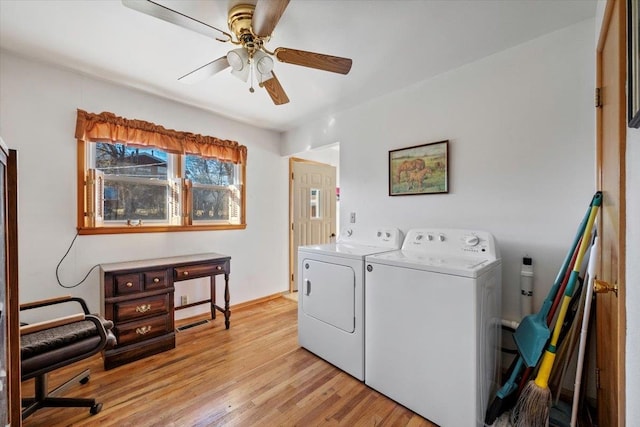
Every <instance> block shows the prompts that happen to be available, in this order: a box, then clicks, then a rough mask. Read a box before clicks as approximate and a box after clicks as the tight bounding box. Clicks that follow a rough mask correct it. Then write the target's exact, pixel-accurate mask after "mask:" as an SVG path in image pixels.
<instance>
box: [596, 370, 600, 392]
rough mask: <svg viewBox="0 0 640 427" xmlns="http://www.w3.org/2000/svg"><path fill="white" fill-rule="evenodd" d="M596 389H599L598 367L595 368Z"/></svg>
mask: <svg viewBox="0 0 640 427" xmlns="http://www.w3.org/2000/svg"><path fill="white" fill-rule="evenodd" d="M596 390H600V368H596Z"/></svg>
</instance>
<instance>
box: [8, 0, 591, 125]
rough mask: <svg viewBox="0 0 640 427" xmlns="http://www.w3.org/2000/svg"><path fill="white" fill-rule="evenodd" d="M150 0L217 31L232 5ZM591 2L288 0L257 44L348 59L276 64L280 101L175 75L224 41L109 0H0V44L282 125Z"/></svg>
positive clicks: (531, 30) (585, 9) (544, 28)
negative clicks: (331, 64)
mask: <svg viewBox="0 0 640 427" xmlns="http://www.w3.org/2000/svg"><path fill="white" fill-rule="evenodd" d="M156 1H157V2H159V3H161V4H163V5H165V6H167V7H170V8H172V9H174V10H178V11H180V12H182V13H184V14H186V15H188V16H191V17H193V18H196V19H198V20H200V21H203V22H206V23H208V24H210V25H212V26H214V27H217V28H220V29H222V30H224V31H227V30H228V28H227V25H226V19H227V10H228V9H229V7H230V5H233V4H236V3H239V1H238V0H218V1H211V0H209V1H206V0H199V1H198V0H181V1H179V0H174V1H168V0H166V1H162V0H156ZM596 1H597V0H441V1H436V0H394V1H383V0H291V3H290V4H289V6H288V7H287V9H286V11H285V13H284V15H283V16H282V18H281V20H280V22H279V24H278V26H277V27H276V30H275V31H274V33H273V35H272V39H271V42H270V43H269V44H268V45H267V47H268V48H269V49H270V50H273V49H275V48H276V47H280V46H282V47H289V48H294V49H300V50H307V51H312V52H318V53H325V54H329V55H335V56H342V57H348V58H352V59H353V67H352V69H351V72H350V73H349V74H348V75H346V76H344V75H341V74H334V73H330V72H325V71H319V70H315V69H310V68H305V67H300V66H295V65H290V64H285V63H278V62H277V63H276V66H275V69H274V71H275V72H276V74H277V75H278V79H279V80H280V83H281V84H282V86H283V88H284V89H285V91H286V92H287V95H288V96H289V98H290V100H291V102H290V103H288V104H285V105H281V106H276V105H273V103H272V101H271V99H270V98H269V96H268V94H267V93H265V92H264V91H263V90H262V89H259V88H257V87H256V92H255V93H254V94H251V93H249V90H248V89H249V84H248V83H244V82H242V81H240V80H238V79H236V78H235V77H233V76H232V75H231V74H230V73H229V70H228V69H227V70H225V71H222V72H221V73H219V74H216V75H215V76H213V77H211V78H209V79H207V80H206V81H203V82H200V83H197V84H193V85H187V84H184V83H181V82H178V81H177V79H178V77H180V76H182V75H184V74H186V73H188V72H190V71H192V70H194V69H195V68H197V67H200V66H202V65H204V64H206V63H208V62H210V61H212V60H213V59H216V58H218V57H221V56H224V55H225V54H226V52H227V51H229V50H231V49H233V48H235V46H233V45H231V44H229V43H220V42H218V41H216V40H213V39H209V38H207V37H205V36H203V35H201V34H198V33H195V32H192V31H189V30H186V29H184V28H181V27H178V26H176V25H173V24H170V23H167V22H165V21H161V20H159V19H156V18H153V17H151V16H149V15H145V14H143V13H140V12H137V11H134V10H132V9H129V8H127V7H125V6H123V5H122V3H121V2H120V1H117V0H100V1H95V0H94V1H77V0H71V1H59V0H57V1H52V0H44V1H36V0H30V1H20V0H0V47H1V48H3V49H6V50H9V51H14V52H18V53H20V54H21V55H24V56H27V57H31V58H35V59H39V60H42V61H46V62H51V63H54V64H58V65H61V66H64V67H67V68H70V69H74V70H78V71H80V72H82V73H86V74H88V75H92V76H96V77H99V78H102V79H107V80H110V81H114V82H117V83H120V84H124V85H127V86H131V87H134V88H138V89H141V90H144V91H147V92H150V93H154V94H156V95H160V96H163V97H167V98H170V99H173V100H176V101H179V102H183V103H186V104H189V105H194V106H197V107H200V108H203V109H206V110H209V111H213V112H215V113H218V114H221V115H224V116H227V117H231V118H235V119H238V120H241V121H243V122H248V123H252V124H254V125H256V126H260V127H263V128H267V129H274V130H279V131H284V130H287V129H290V128H292V127H295V126H296V125H298V124H300V123H301V122H303V121H304V120H305V119H310V118H312V117H314V116H317V115H320V114H330V113H332V112H337V111H340V110H344V109H346V108H349V107H352V106H354V105H357V104H359V103H362V102H366V101H367V100H370V99H372V98H376V97H379V96H381V95H383V94H385V93H388V92H391V91H395V90H398V89H400V88H404V87H407V86H410V85H412V84H414V83H416V82H419V81H421V80H425V79H428V78H430V77H432V76H435V75H437V74H439V73H442V72H444V71H447V70H450V69H453V68H456V67H459V66H461V65H463V64H465V63H469V62H472V61H474V60H477V59H479V58H482V57H484V56H487V55H490V54H492V53H495V52H498V51H501V50H504V49H507V48H509V47H512V46H515V45H518V44H520V43H523V42H525V41H527V40H530V39H533V38H535V37H538V36H540V35H542V34H545V33H548V32H551V31H554V30H557V29H560V28H562V27H565V26H568V25H571V24H574V23H577V22H580V21H583V20H585V19H588V18H592V17H593V16H594V15H595V10H596ZM249 2H250V1H246V2H245V3H249ZM254 3H255V1H254ZM0 58H1V57H0ZM531 60H532V61H535V58H532V59H531Z"/></svg>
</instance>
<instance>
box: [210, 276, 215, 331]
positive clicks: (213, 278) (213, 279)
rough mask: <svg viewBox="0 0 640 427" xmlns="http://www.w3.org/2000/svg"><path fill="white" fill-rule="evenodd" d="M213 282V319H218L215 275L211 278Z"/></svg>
mask: <svg viewBox="0 0 640 427" xmlns="http://www.w3.org/2000/svg"><path fill="white" fill-rule="evenodd" d="M210 281H211V318H212V319H214V320H215V318H216V276H215V274H214V275H212V276H211V277H210Z"/></svg>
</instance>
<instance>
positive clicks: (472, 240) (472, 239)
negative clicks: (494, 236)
mask: <svg viewBox="0 0 640 427" xmlns="http://www.w3.org/2000/svg"><path fill="white" fill-rule="evenodd" d="M464 243H465V244H466V245H467V246H475V245H477V244H478V243H480V239H479V238H478V236H467V237H465V238H464Z"/></svg>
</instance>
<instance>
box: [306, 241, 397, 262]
mask: <svg viewBox="0 0 640 427" xmlns="http://www.w3.org/2000/svg"><path fill="white" fill-rule="evenodd" d="M390 250H393V248H385V247H380V246H368V245H354V244H351V243H327V244H324V245H308V246H300V247H298V252H299V253H305V254H322V255H331V256H339V257H344V258H353V259H364V257H365V256H367V255H372V254H378V253H381V252H388V251H390Z"/></svg>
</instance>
